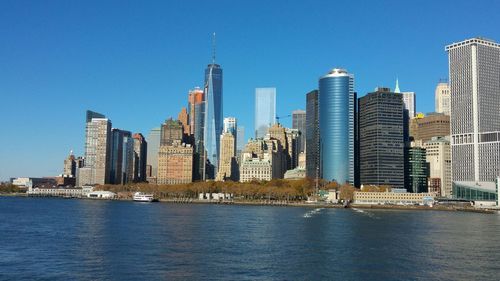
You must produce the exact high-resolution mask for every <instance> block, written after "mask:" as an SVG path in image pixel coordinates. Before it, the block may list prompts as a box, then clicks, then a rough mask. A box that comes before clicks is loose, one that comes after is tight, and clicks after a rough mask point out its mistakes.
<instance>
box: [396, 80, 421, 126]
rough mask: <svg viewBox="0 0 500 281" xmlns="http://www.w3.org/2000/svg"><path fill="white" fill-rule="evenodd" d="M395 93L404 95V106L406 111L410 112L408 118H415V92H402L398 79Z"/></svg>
mask: <svg viewBox="0 0 500 281" xmlns="http://www.w3.org/2000/svg"><path fill="white" fill-rule="evenodd" d="M394 93H397V94H402V96H403V104H404V106H405V109H406V110H407V111H408V118H409V119H411V118H413V117H415V114H416V107H415V106H416V102H415V92H401V90H400V89H399V80H398V79H396V88H395V89H394Z"/></svg>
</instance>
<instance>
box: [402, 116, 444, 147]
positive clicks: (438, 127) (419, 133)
mask: <svg viewBox="0 0 500 281" xmlns="http://www.w3.org/2000/svg"><path fill="white" fill-rule="evenodd" d="M449 135H450V116H448V115H444V114H442V113H431V114H429V115H428V116H425V117H420V116H419V117H416V118H413V119H411V121H410V136H411V137H413V140H414V141H417V142H418V141H420V142H422V143H424V142H426V141H429V140H431V139H432V138H433V137H445V136H449Z"/></svg>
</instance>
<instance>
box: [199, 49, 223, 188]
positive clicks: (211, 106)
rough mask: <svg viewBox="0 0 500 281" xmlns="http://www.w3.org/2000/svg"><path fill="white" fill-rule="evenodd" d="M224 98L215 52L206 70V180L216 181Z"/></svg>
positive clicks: (204, 141) (204, 142) (204, 139)
mask: <svg viewBox="0 0 500 281" xmlns="http://www.w3.org/2000/svg"><path fill="white" fill-rule="evenodd" d="M222 101H223V98H222V68H221V67H220V65H218V64H216V63H215V52H214V55H213V57H212V63H211V64H209V65H208V66H207V68H206V69H205V116H204V117H205V120H204V124H205V130H204V135H203V146H204V148H205V151H206V153H205V156H206V163H208V164H209V165H211V167H207V173H206V175H205V176H206V178H208V179H214V178H215V173H214V172H210V171H215V172H216V171H217V165H218V164H219V158H218V157H219V154H220V147H219V145H220V135H221V134H222V129H223V123H222V114H223V102H222Z"/></svg>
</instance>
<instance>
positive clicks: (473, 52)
mask: <svg viewBox="0 0 500 281" xmlns="http://www.w3.org/2000/svg"><path fill="white" fill-rule="evenodd" d="M446 51H447V52H448V57H449V70H450V79H449V81H450V91H451V158H452V180H453V181H454V182H455V181H471V182H493V181H494V180H495V179H496V177H497V176H498V175H499V174H500V44H498V43H495V42H493V41H490V40H487V39H483V38H472V39H468V40H465V41H462V42H458V43H453V44H450V45H448V46H446Z"/></svg>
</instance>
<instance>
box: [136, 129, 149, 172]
mask: <svg viewBox="0 0 500 281" xmlns="http://www.w3.org/2000/svg"><path fill="white" fill-rule="evenodd" d="M132 138H133V140H134V158H133V161H134V164H133V168H134V172H133V174H134V182H144V181H146V178H147V177H146V165H147V151H148V143H147V142H146V139H145V138H144V136H143V135H142V134H140V133H136V134H134V135H132Z"/></svg>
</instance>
